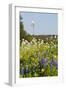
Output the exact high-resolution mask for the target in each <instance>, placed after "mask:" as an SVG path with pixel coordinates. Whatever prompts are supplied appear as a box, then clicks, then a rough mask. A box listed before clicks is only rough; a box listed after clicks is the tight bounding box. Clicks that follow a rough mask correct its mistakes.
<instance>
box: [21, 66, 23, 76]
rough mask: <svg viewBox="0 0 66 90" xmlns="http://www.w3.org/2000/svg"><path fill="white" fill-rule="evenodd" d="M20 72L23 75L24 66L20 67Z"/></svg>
mask: <svg viewBox="0 0 66 90" xmlns="http://www.w3.org/2000/svg"><path fill="white" fill-rule="evenodd" d="M21 74H22V75H24V67H22V69H21Z"/></svg>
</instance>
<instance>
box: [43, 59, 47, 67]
mask: <svg viewBox="0 0 66 90" xmlns="http://www.w3.org/2000/svg"><path fill="white" fill-rule="evenodd" d="M41 65H42V66H44V67H46V66H47V65H48V60H47V59H44V58H42V59H41Z"/></svg>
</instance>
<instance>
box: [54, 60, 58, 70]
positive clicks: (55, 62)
mask: <svg viewBox="0 0 66 90" xmlns="http://www.w3.org/2000/svg"><path fill="white" fill-rule="evenodd" d="M53 64H54V66H55V67H56V69H58V62H57V61H56V60H54V61H53Z"/></svg>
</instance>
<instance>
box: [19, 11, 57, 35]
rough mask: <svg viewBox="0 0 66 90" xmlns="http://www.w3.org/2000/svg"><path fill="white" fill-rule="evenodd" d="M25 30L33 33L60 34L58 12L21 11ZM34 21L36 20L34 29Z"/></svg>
mask: <svg viewBox="0 0 66 90" xmlns="http://www.w3.org/2000/svg"><path fill="white" fill-rule="evenodd" d="M20 15H21V17H22V18H23V19H22V22H23V24H24V30H25V31H26V32H27V33H29V34H31V35H33V34H34V35H53V34H56V35H57V34H58V15H57V13H37V12H20ZM32 21H34V22H35V23H34V31H33V25H32Z"/></svg>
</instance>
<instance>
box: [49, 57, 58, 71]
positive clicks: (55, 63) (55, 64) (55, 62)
mask: <svg viewBox="0 0 66 90" xmlns="http://www.w3.org/2000/svg"><path fill="white" fill-rule="evenodd" d="M53 65H54V66H55V67H56V69H58V62H57V61H56V60H54V59H53V58H52V60H51V62H50V69H51V70H52V66H53Z"/></svg>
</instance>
